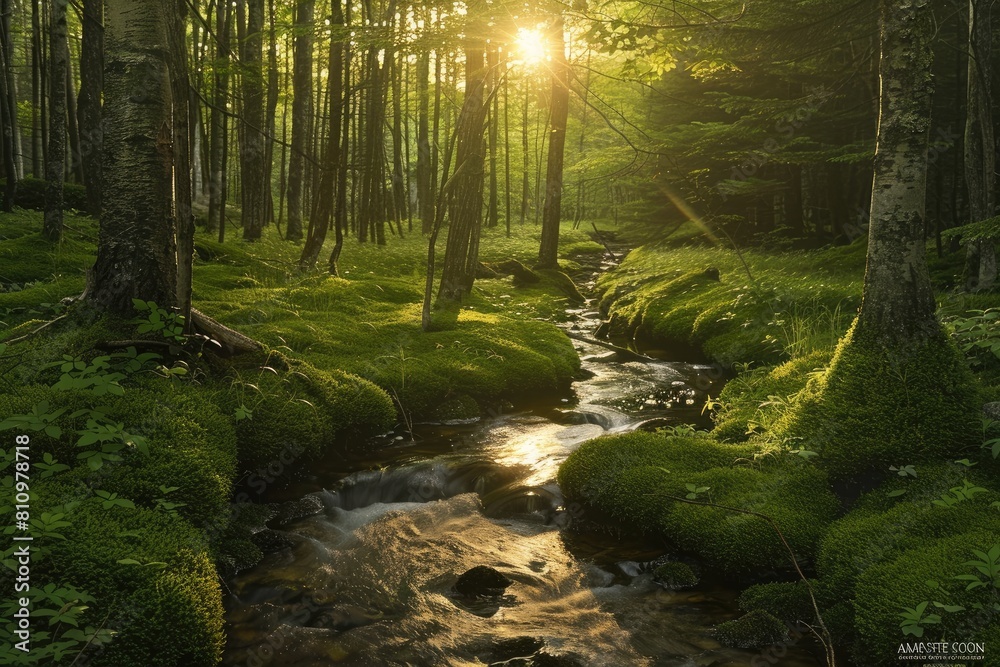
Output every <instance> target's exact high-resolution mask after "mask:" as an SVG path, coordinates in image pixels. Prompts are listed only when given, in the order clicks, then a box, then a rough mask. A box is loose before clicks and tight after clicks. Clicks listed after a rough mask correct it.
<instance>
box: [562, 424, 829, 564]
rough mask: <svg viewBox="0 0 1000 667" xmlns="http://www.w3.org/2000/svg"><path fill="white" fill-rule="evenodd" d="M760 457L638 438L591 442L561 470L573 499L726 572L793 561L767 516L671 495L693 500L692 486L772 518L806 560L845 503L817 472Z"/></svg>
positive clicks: (696, 442) (690, 441) (716, 446)
mask: <svg viewBox="0 0 1000 667" xmlns="http://www.w3.org/2000/svg"><path fill="white" fill-rule="evenodd" d="M758 453H759V450H758V449H757V448H755V447H752V446H748V445H725V444H720V443H718V442H715V441H713V440H711V439H708V438H698V437H695V438H690V437H666V438H664V437H662V436H658V435H656V434H648V433H630V434H625V435H619V436H611V437H606V438H599V439H597V440H594V441H591V442H589V443H586V444H584V445H583V446H582V447H581V448H580V449H578V450H577V451H576V452H574V453H573V454H572V455H571V456H570V457H569V459H568V460H567V461H566V462H565V463H564V464H563V466H562V467H561V468H560V471H559V482H560V485H561V486H562V488H563V490H564V491H565V492H566V494H567V496H569V497H571V498H574V499H576V500H579V501H582V502H584V503H586V504H587V505H589V506H592V507H595V508H596V509H598V510H601V511H602V512H604V513H605V514H607V515H608V516H609V518H610V519H611V520H613V521H615V522H620V523H621V524H624V525H626V526H629V527H630V528H633V529H635V530H639V531H641V532H644V533H647V534H650V533H651V534H661V535H665V536H666V537H667V538H668V539H670V540H671V541H673V542H674V543H676V544H677V545H678V546H679V547H680V548H682V549H684V550H686V551H689V552H692V553H696V554H698V555H699V556H701V557H702V558H703V559H704V560H705V562H706V563H707V564H709V565H710V566H713V567H717V568H719V569H721V570H723V571H724V572H727V573H730V574H739V573H746V572H749V571H753V570H761V569H769V568H773V567H776V566H777V567H781V566H782V565H783V564H785V563H789V561H788V554H787V552H786V551H785V550H784V548H783V547H782V545H781V541H780V539H779V538H778V537H777V535H776V534H775V532H774V530H773V529H772V528H771V526H770V525H769V524H768V523H767V522H765V521H764V520H762V519H760V518H758V517H754V516H749V515H746V514H741V513H737V512H732V511H728V510H725V509H721V508H718V507H706V506H700V505H691V504H687V503H683V502H678V501H676V500H672V499H669V498H666V497H665V496H674V497H682V498H683V497H685V496H686V495H687V494H688V493H689V492H690V489H689V488H688V485H689V484H692V485H694V486H695V487H696V488H697V487H708V488H709V490H708V491H706V492H703V493H702V494H701V495H700V496H699V499H700V500H702V501H708V502H711V503H715V504H718V505H725V506H728V507H736V508H740V509H744V510H751V511H756V512H760V513H762V514H764V515H767V516H770V517H772V518H773V519H774V521H775V522H776V523H777V524H778V526H779V527H780V529H781V530H782V532H783V533H784V535H785V537H786V539H787V540H788V541H789V543H790V544H791V545H792V548H793V550H794V551H795V553H796V555H797V556H798V557H799V558H800V559H802V560H808V559H810V558H811V556H812V553H813V551H814V549H815V545H816V543H817V542H818V540H819V538H820V536H821V535H822V534H823V531H824V528H825V526H826V525H827V524H828V523H829V522H830V521H831V520H832V519H833V518H834V516H835V515H836V513H837V512H838V510H839V504H838V502H837V500H836V498H834V496H833V494H832V493H831V492H830V491H829V490H828V489H827V485H826V477H825V475H824V474H823V473H822V472H821V471H819V470H818V469H816V468H814V467H811V466H807V465H799V464H797V463H795V462H791V463H788V462H786V463H779V462H772V463H769V464H766V465H761V464H758V465H756V466H751V465H750V464H751V462H752V460H753V459H754V457H755V454H758ZM737 462H739V463H740V464H741V465H740V466H739V467H733V466H734V465H735V464H737ZM789 566H790V563H789Z"/></svg>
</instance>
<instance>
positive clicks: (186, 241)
mask: <svg viewBox="0 0 1000 667" xmlns="http://www.w3.org/2000/svg"><path fill="white" fill-rule="evenodd" d="M163 7H164V11H165V13H166V17H167V18H166V21H167V26H166V30H167V47H168V49H169V57H170V60H169V67H170V90H171V102H172V120H173V147H172V148H173V168H174V169H173V174H174V218H175V220H176V224H177V307H178V309H179V310H180V313H181V315H182V316H183V317H184V320H185V322H187V323H188V324H190V320H191V277H192V275H191V272H192V270H193V261H194V231H195V225H194V211H193V210H192V208H191V205H192V202H193V199H194V194H193V182H194V181H193V178H192V167H191V162H192V160H191V148H192V146H193V142H192V141H191V131H192V126H191V110H190V105H191V94H190V91H191V82H190V81H189V79H188V61H187V42H186V39H185V23H186V19H187V0H163Z"/></svg>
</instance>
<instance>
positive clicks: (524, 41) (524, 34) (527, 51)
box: [514, 28, 547, 66]
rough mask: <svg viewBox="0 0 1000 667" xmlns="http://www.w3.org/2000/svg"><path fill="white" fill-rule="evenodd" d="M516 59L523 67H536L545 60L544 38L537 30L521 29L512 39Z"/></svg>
mask: <svg viewBox="0 0 1000 667" xmlns="http://www.w3.org/2000/svg"><path fill="white" fill-rule="evenodd" d="M514 45H515V51H514V54H515V56H517V59H518V60H520V61H521V62H523V63H524V64H525V65H529V66H531V65H537V64H539V63H541V62H542V61H544V60H545V58H546V55H547V53H546V48H545V37H544V36H543V35H542V31H541V30H538V29H537V28H521V29H520V30H518V31H517V37H515V38H514Z"/></svg>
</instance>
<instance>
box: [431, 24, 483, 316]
mask: <svg viewBox="0 0 1000 667" xmlns="http://www.w3.org/2000/svg"><path fill="white" fill-rule="evenodd" d="M471 11H472V8H471V7H470V13H471ZM466 40H467V43H466V47H465V101H464V102H463V103H462V111H461V113H460V115H459V118H458V122H457V123H456V127H455V133H456V137H457V146H456V160H455V175H454V177H453V179H452V180H453V181H454V185H453V189H452V190H451V191H450V192H449V193H448V201H449V207H448V209H449V211H448V212H449V218H450V220H449V227H448V242H447V246H446V248H445V254H444V260H443V262H442V273H441V284H440V287H439V288H438V300H440V301H446V302H447V301H450V302H457V303H460V302H461V301H462V299H463V298H464V297H465V296H466V295H467V294H468V293H469V292H470V291H471V290H472V283H473V282H474V281H475V268H476V264H478V261H473V260H474V259H475V257H474V254H475V251H476V250H477V246H478V230H479V227H480V226H481V224H482V215H483V168H484V166H485V160H486V156H485V151H484V146H483V131H484V129H485V125H486V114H487V110H488V109H489V106H488V105H489V100H488V98H487V95H486V84H487V79H486V74H487V68H486V64H485V62H484V58H485V55H486V54H485V40H484V39H482V38H481V37H478V36H476V35H467V36H466ZM470 265H471V266H470Z"/></svg>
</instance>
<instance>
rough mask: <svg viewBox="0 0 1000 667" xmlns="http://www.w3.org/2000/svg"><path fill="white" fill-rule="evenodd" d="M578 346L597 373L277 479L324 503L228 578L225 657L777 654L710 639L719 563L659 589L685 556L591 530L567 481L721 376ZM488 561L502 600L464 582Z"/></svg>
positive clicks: (264, 661)
mask: <svg viewBox="0 0 1000 667" xmlns="http://www.w3.org/2000/svg"><path fill="white" fill-rule="evenodd" d="M570 316H571V321H570V322H569V323H567V324H566V325H565V326H566V327H567V328H570V327H572V328H573V329H574V330H575V331H576V332H578V333H583V334H587V335H589V334H590V333H591V332H592V330H593V329H594V328H595V326H596V325H597V324H598V323H599V322H598V319H597V317H598V315H597V314H596V313H592V312H586V311H582V310H581V311H573V312H571V313H570ZM575 344H576V345H577V348H578V350H579V351H580V354H581V356H582V357H583V359H584V369H585V371H586V373H585V374H586V375H589V376H590V377H588V378H587V379H584V380H580V381H577V382H576V383H574V385H573V391H572V393H571V394H569V395H566V396H555V397H552V398H551V399H550V400H549V401H547V402H543V403H542V404H540V405H538V406H537V407H536V408H535V409H532V410H528V411H524V412H518V413H514V414H504V415H495V416H491V417H489V418H486V419H483V420H480V421H476V422H473V423H454V424H437V425H418V426H416V427H414V436H415V438H414V440H413V441H412V442H411V441H410V438H409V437H408V434H407V437H401V436H400V435H394V436H389V438H387V443H383V444H385V445H386V446H383V447H381V448H379V449H378V450H377V454H376V455H375V458H373V459H371V460H363V459H362V460H356V461H354V462H353V463H351V464H345V463H344V462H343V461H335V462H327V463H326V464H323V463H322V462H321V463H320V464H319V465H316V466H314V467H313V468H312V469H311V470H310V471H309V473H308V474H307V475H306V476H305V478H304V479H301V480H299V481H298V482H297V483H296V484H294V485H292V486H289V487H284V488H283V489H280V490H277V491H273V492H272V494H271V497H269V498H268V499H269V500H288V499H293V498H296V497H299V498H301V497H302V496H303V495H307V494H308V495H312V496H314V497H316V498H318V499H319V500H320V501H321V502H322V508H323V509H322V511H320V512H319V513H317V514H314V515H312V516H309V517H306V518H301V519H299V520H296V521H293V522H291V523H288V524H287V525H283V526H281V531H282V532H283V533H284V534H285V537H286V538H287V539H289V540H291V542H292V544H293V546H292V547H291V548H287V549H284V550H282V551H279V552H276V553H272V554H269V555H268V556H266V557H265V558H264V560H263V561H262V562H261V563H260V564H259V565H257V566H256V567H254V568H253V569H251V570H248V571H245V572H242V573H240V574H238V575H237V576H235V577H234V578H232V579H231V580H230V581H228V582H227V586H228V589H229V594H228V595H227V598H226V609H227V620H228V636H229V640H228V644H227V647H226V654H225V664H226V665H248V666H251V667H252V666H257V665H282V666H287V667H306V666H310V667H312V666H318V665H329V664H344V665H357V666H365V667H367V666H373V667H377V666H381V665H386V666H388V665H414V666H420V667H423V666H427V667H435V666H438V665H440V666H455V667H458V666H463V665H501V664H502V665H509V666H511V667H513V666H516V665H569V666H572V665H582V666H586V667H600V666H619V665H621V666H633V665H634V666H642V665H648V666H650V667H695V666H705V667H707V666H717V667H723V666H736V665H751V664H753V665H758V664H760V665H764V664H775V662H774V661H770V662H769V661H767V660H764V661H761V658H760V656H761V653H760V652H759V651H740V650H734V649H726V648H722V647H720V646H719V644H718V643H717V642H715V641H714V639H713V637H712V627H713V626H714V625H716V624H718V623H720V622H722V621H724V620H728V619H731V618H735V617H736V616H738V610H737V609H736V605H735V603H734V597H735V593H734V592H733V591H732V590H730V589H728V588H726V587H725V586H724V585H722V584H719V583H717V582H713V581H712V580H711V579H709V580H707V581H705V582H703V583H702V584H700V585H699V586H698V587H696V588H694V589H690V590H685V591H676V592H670V591H667V590H664V589H662V588H661V587H659V586H658V585H657V584H655V583H654V582H653V579H652V574H651V571H652V569H654V568H655V565H656V564H657V563H658V562H662V559H664V558H677V557H678V556H677V555H676V554H670V553H669V552H668V551H667V549H666V548H665V546H663V545H661V546H657V545H655V544H649V543H645V542H642V541H640V540H636V539H632V538H629V537H628V536H622V535H616V534H613V532H609V531H598V530H595V529H594V524H593V523H591V522H590V521H588V520H587V517H586V515H585V513H583V512H582V510H581V508H579V507H578V506H576V505H573V504H569V505H568V506H567V503H566V502H565V501H564V499H563V497H562V495H561V493H560V490H559V487H558V485H557V484H556V481H555V477H556V472H557V469H558V466H559V464H560V463H561V462H562V461H563V460H565V458H566V457H567V456H568V455H569V454H570V453H571V452H573V451H574V450H575V449H576V448H577V447H579V446H580V444H582V443H583V442H585V441H587V440H589V439H591V438H594V437H597V436H600V435H603V434H605V433H613V432H621V431H627V430H630V429H635V428H646V427H650V426H652V425H657V424H668V423H697V422H701V421H703V417H702V416H701V405H702V403H703V401H704V399H705V397H706V395H707V394H708V393H709V392H711V394H712V395H716V394H717V392H718V389H719V387H720V386H721V378H720V377H719V374H717V373H714V372H713V370H712V369H711V368H710V367H707V366H701V365H697V364H686V363H677V362H658V361H643V360H629V361H622V360H621V355H618V354H616V353H614V352H613V351H609V350H607V349H605V348H602V347H598V346H595V345H591V344H589V343H585V342H575ZM630 358H631V357H630ZM317 507H318V503H317ZM477 565H487V566H490V567H493V568H495V569H497V570H499V571H500V572H502V573H503V574H504V575H506V576H507V577H508V578H509V579H510V580H512V581H513V582H514V583H513V585H511V586H510V587H509V588H507V590H506V592H505V594H504V595H503V596H502V597H499V598H486V599H481V600H477V601H473V600H468V599H464V598H462V597H461V596H459V595H458V594H457V593H455V591H454V589H453V587H454V584H455V582H456V580H457V579H458V577H459V575H461V574H462V573H463V572H465V571H466V570H469V569H470V568H472V567H475V566H477ZM695 566H696V564H695ZM792 644H793V645H792V646H790V647H789V646H781V647H776V649H774V650H773V651H772V653H775V654H777V655H780V656H781V659H780V663H779V664H781V665H787V666H790V667H806V666H809V667H814V666H815V665H818V663H817V662H816V661H815V660H814V659H813V657H812V653H811V650H810V649H812V647H811V645H809V642H807V641H806V640H802V641H801V642H792ZM796 644H797V645H796ZM532 655H533V656H534V657H533V658H528V656H532ZM755 658H756V660H755Z"/></svg>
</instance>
